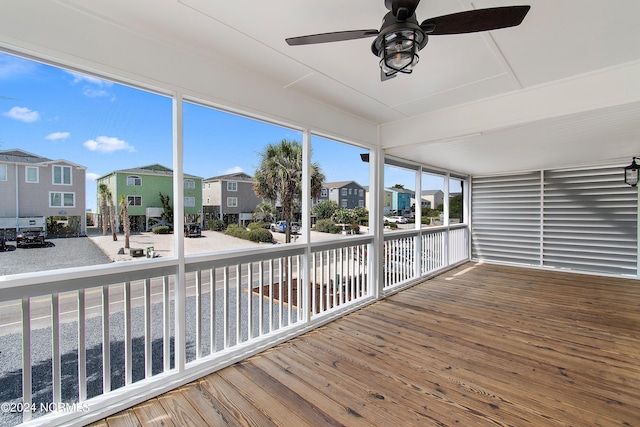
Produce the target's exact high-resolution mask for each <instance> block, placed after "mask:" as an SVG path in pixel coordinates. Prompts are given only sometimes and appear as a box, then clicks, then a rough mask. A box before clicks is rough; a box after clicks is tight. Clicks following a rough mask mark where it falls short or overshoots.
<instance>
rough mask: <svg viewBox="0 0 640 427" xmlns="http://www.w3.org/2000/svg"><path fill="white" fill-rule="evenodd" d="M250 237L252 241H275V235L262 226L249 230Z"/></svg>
mask: <svg viewBox="0 0 640 427" xmlns="http://www.w3.org/2000/svg"><path fill="white" fill-rule="evenodd" d="M248 237H249V240H251V241H252V242H262V243H272V242H273V235H272V234H271V232H270V231H269V230H265V229H264V228H260V227H254V228H253V229H252V230H249V233H248Z"/></svg>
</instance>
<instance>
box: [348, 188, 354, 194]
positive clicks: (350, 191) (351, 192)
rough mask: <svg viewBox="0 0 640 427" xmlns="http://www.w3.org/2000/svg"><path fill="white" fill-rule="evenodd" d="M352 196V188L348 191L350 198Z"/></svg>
mask: <svg viewBox="0 0 640 427" xmlns="http://www.w3.org/2000/svg"><path fill="white" fill-rule="evenodd" d="M352 194H353V188H350V189H349V195H350V196H351V195H352Z"/></svg>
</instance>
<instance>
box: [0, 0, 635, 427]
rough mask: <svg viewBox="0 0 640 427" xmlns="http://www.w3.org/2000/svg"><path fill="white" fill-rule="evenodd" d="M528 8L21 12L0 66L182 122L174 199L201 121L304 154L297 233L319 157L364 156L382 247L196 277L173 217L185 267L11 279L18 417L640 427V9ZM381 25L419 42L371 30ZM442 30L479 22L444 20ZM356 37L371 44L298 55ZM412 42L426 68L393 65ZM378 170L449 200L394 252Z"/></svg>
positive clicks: (330, 6)
mask: <svg viewBox="0 0 640 427" xmlns="http://www.w3.org/2000/svg"><path fill="white" fill-rule="evenodd" d="M365 3H366V4H365ZM529 3H530V4H531V10H530V11H529V10H528V8H527V11H528V14H527V16H526V17H525V18H524V20H523V21H522V22H521V23H520V22H517V23H516V22H513V25H512V26H511V27H508V28H496V27H495V25H491V24H492V23H493V24H495V22H493V21H491V22H486V21H484V18H483V17H486V16H494V17H495V16H496V15H494V13H498V14H499V17H498V18H496V20H497V21H498V22H503V19H509V17H510V16H513V15H512V14H511V13H509V12H510V11H511V9H510V8H509V9H502V8H500V9H498V10H496V11H491V10H490V11H483V10H476V8H475V6H477V5H472V4H471V3H469V2H444V1H439V2H438V1H435V2H420V4H419V5H418V2H411V1H409V2H402V3H401V4H400V3H398V2H393V1H388V2H383V1H381V0H380V1H379V2H378V3H377V4H376V2H369V1H368V2H349V4H348V5H347V6H345V5H344V2H340V3H338V2H332V1H325V2H314V4H313V5H309V4H301V2H297V1H293V0H285V1H283V2H282V3H279V6H280V8H281V10H286V13H274V10H273V7H274V6H273V4H272V3H271V2H264V1H248V2H242V3H241V4H240V3H239V2H238V4H235V3H234V4H232V5H231V4H226V5H225V7H221V3H220V2H210V1H204V0H180V1H170V0H138V1H136V2H135V4H134V2H130V1H125V0H112V1H109V2H82V1H80V0H58V1H39V2H38V3H37V8H34V4H35V3H34V2H33V1H25V0H8V1H5V2H4V3H3V13H2V14H0V49H1V50H2V51H5V52H10V53H12V54H15V55H18V56H23V57H27V58H34V59H36V60H38V61H42V62H44V63H47V64H51V65H54V66H62V67H65V68H67V69H70V70H74V71H82V72H83V73H86V74H88V75H91V76H96V77H98V78H100V79H105V80H109V79H111V80H117V81H120V82H125V83H127V84H129V85H131V86H135V87H139V88H142V89H143V90H145V91H154V92H156V93H159V94H161V95H162V96H165V97H171V101H172V115H171V119H168V118H167V119H165V120H167V121H169V120H170V121H171V123H170V126H171V128H172V129H173V141H172V144H173V165H172V173H173V174H175V177H179V178H187V177H188V175H185V173H184V170H185V169H188V166H189V165H188V164H183V163H184V162H183V157H182V153H183V149H184V148H185V146H187V144H186V143H185V142H184V141H183V138H182V135H183V132H182V131H183V128H184V126H183V106H184V105H185V104H187V103H189V104H198V105H202V106H207V107H211V106H215V107H216V108H220V109H223V110H225V111H229V112H232V113H233V114H238V115H244V116H245V117H249V118H251V119H253V120H255V121H256V122H261V123H262V122H269V123H272V124H274V125H277V126H284V127H288V128H290V129H292V130H295V131H296V132H300V134H301V140H302V146H303V155H302V158H301V159H300V162H301V163H302V170H303V172H304V173H303V185H302V188H303V197H302V198H301V199H300V202H301V203H300V205H301V206H300V209H301V213H300V214H301V216H302V221H301V222H302V224H309V223H310V221H309V220H310V216H311V204H312V202H311V197H310V193H311V192H310V189H309V187H310V184H309V182H310V177H309V176H308V171H309V170H310V165H311V163H312V159H313V156H314V155H315V154H314V153H313V147H312V144H311V140H312V136H313V135H322V137H328V138H332V139H333V140H335V141H336V142H340V143H344V144H349V145H351V146H355V147H362V148H366V149H367V150H368V153H369V159H368V160H369V167H370V177H371V179H370V186H369V197H368V200H369V202H368V210H369V215H370V218H369V224H372V226H371V227H369V230H368V233H367V234H361V235H355V236H341V235H340V236H330V238H329V239H326V240H314V239H313V235H312V234H311V231H310V230H309V229H308V227H307V228H305V227H303V229H302V230H301V232H300V236H299V239H298V240H297V241H296V242H295V243H290V244H280V245H271V244H269V245H264V246H260V245H257V246H255V247H252V248H248V249H243V250H229V249H228V248H225V247H217V248H212V252H211V253H206V254H198V255H188V256H186V255H185V253H184V250H183V246H182V245H183V244H184V239H183V231H182V230H183V227H182V225H183V223H184V221H185V218H183V216H180V215H178V216H176V218H175V226H176V227H175V230H176V233H175V235H174V236H173V238H174V243H175V247H176V254H175V256H174V257H171V258H169V257H167V258H164V259H155V260H154V259H151V260H142V261H130V262H126V263H112V264H109V265H101V266H97V267H96V268H91V269H86V268H75V269H74V268H72V269H62V270H56V271H50V272H47V274H43V273H41V272H38V273H37V274H36V273H34V274H25V275H14V276H6V277H2V281H0V303H1V304H3V307H12V308H13V309H14V311H15V312H16V314H15V316H16V319H17V320H15V322H14V323H13V325H14V327H15V325H19V328H20V331H19V333H18V334H17V335H16V337H17V338H16V339H15V340H14V341H13V342H15V345H13V346H12V348H11V350H12V351H13V352H14V353H13V354H15V357H16V358H17V359H19V360H20V364H21V367H22V368H21V369H20V370H16V371H12V372H8V373H0V375H2V377H1V378H0V379H3V380H5V381H9V380H13V381H14V382H13V383H12V384H15V387H12V388H10V389H9V388H5V389H4V390H5V394H4V395H3V396H6V399H5V401H8V402H10V404H11V403H13V404H14V406H8V407H7V408H9V411H7V412H5V413H3V414H0V416H2V417H6V419H8V420H9V422H10V423H11V424H12V425H19V424H25V425H27V426H35V425H47V426H49V425H75V426H80V425H87V424H90V423H94V422H95V423H96V424H95V425H100V426H107V425H116V424H120V425H145V424H148V423H152V422H155V423H158V424H166V425H207V424H214V425H215V424H218V425H225V424H238V425H242V424H255V425H284V426H299V425H309V426H316V425H448V426H453V425H464V426H486V425H530V426H555V425H576V426H578V425H601V426H615V425H637V423H638V420H639V419H640V403H639V402H640V384H639V381H638V376H639V371H638V363H637V362H638V360H640V350H639V349H640V337H639V335H638V325H640V318H639V317H638V312H640V305H639V304H640V274H639V271H640V252H639V241H640V236H639V233H640V231H639V230H640V227H639V216H640V215H639V214H638V212H639V211H640V205H639V195H638V188H640V187H638V186H637V183H634V182H632V181H629V182H625V168H628V170H630V171H633V170H635V171H636V172H637V169H634V167H633V164H636V163H635V162H633V163H632V159H634V158H637V157H638V156H640V152H639V148H638V147H640V144H639V141H640V139H639V138H640V136H639V135H640V51H639V50H638V43H637V40H639V39H640V26H638V25H637V17H638V16H640V3H639V2H637V1H635V0H620V1H617V2H608V3H606V4H605V3H604V2H601V1H596V0H582V1H565V2H548V1H541V0H532V1H530V2H529ZM491 6H496V7H497V6H502V7H506V6H505V3H504V2H495V1H487V2H483V4H482V7H491ZM345 8H346V9H345ZM505 10H506V12H507V13H506V14H505V15H502V13H503V12H504V11H505ZM518 10H522V9H518ZM501 11H502V12H501ZM385 13H390V14H391V15H387V19H386V22H394V24H393V25H400V28H401V29H402V31H399V32H395V30H394V29H393V28H389V27H382V28H381V29H380V30H378V29H377V28H378V27H376V25H377V23H378V22H380V18H381V17H383V16H385ZM459 13H462V15H457V14H459ZM485 13H486V14H487V15H486V16H485ZM449 14H456V15H454V17H456V16H457V17H458V18H464V19H460V20H458V19H457V18H438V17H441V16H448V15H449ZM414 15H415V16H414ZM43 16H45V17H47V19H42V17H43ZM266 16H268V17H269V26H268V28H267V27H266V26H265V25H264V19H265V17H266ZM354 17H357V21H358V22H357V23H356V25H355V27H354ZM451 19H453V20H454V21H456V22H452V20H451ZM329 20H330V21H331V22H329ZM409 20H410V21H411V23H413V22H414V21H415V22H419V23H421V24H420V25H416V24H413V25H409V24H406V22H407V21H409ZM398 21H400V22H399V23H398ZM478 21H480V22H479V23H478ZM464 22H466V24H465V23H464ZM585 23H597V25H595V24H594V25H585ZM328 24H331V25H329V26H328ZM458 24H459V25H461V27H457V25H458ZM516 24H517V25H516ZM358 25H363V26H369V25H370V26H371V27H358ZM405 25H407V27H405ZM468 25H471V26H472V27H469V26H468ZM353 28H371V29H370V30H355V31H353V32H349V33H346V34H345V33H341V35H335V34H334V33H330V34H334V35H328V36H319V37H310V38H308V39H306V42H308V43H309V45H295V44H296V40H297V41H298V42H300V39H294V40H293V41H291V40H290V42H292V43H291V44H294V45H293V46H292V45H290V44H289V43H287V42H286V40H287V39H290V38H291V37H296V36H300V35H305V34H321V33H323V32H327V31H338V30H339V29H345V30H349V29H353ZM396 28H397V27H396ZM452 28H453V29H452ZM478 28H479V29H486V30H487V31H482V32H473V31H472V30H474V29H478ZM462 30H470V31H471V32H470V33H467V34H455V35H444V34H447V33H451V32H462ZM405 33H407V34H405ZM79 35H81V37H80V36H79ZM106 35H108V37H107V36H106ZM408 35H410V37H409V36H408ZM363 39H364V40H363ZM399 39H401V40H402V41H403V43H404V42H405V41H406V42H407V45H409V46H411V48H410V49H409V51H408V52H406V53H407V55H404V56H402V57H401V58H398V57H397V55H385V52H389V51H390V50H392V49H394V48H395V47H396V46H395V44H396V43H397V41H398V40H399ZM418 39H419V40H420V42H419V43H418V45H416V44H415V43H416V41H417V40H418ZM427 39H428V41H429V42H428V43H427ZM304 40H305V39H303V41H304ZM323 41H336V42H335V43H320V42H323ZM372 42H373V46H372ZM299 44H304V43H299ZM230 46H232V47H233V48H230ZM403 46H404V44H403ZM418 50H420V61H419V62H418V58H417V57H416V56H414V54H417V51H418ZM372 51H373V52H375V53H376V56H372ZM403 53H405V52H404V51H403ZM395 60H398V61H399V62H401V63H399V64H395V65H396V66H397V68H400V67H399V66H402V65H404V67H402V68H401V71H399V72H398V73H396V74H393V70H392V69H391V68H390V66H391V65H394V64H393V62H394V61H395ZM402 61H404V62H402ZM407 61H408V62H407ZM409 71H410V72H409ZM381 73H382V75H381ZM7 96H8V95H7ZM187 148H188V147H187ZM206 154H207V155H211V156H213V155H216V154H217V153H216V152H215V151H212V152H211V153H206ZM314 160H315V159H314ZM358 161H359V160H358ZM630 163H632V164H631V165H630ZM386 165H392V166H394V167H395V168H401V169H402V172H403V173H404V175H405V176H407V177H409V178H408V179H409V180H410V181H411V182H415V183H416V185H415V187H412V188H414V189H415V194H417V195H418V194H420V195H421V194H422V190H423V189H422V188H421V185H422V184H421V182H422V177H423V175H424V174H430V175H434V174H435V175H438V178H439V179H441V180H442V182H444V187H443V190H442V191H443V215H442V224H438V225H437V226H432V227H421V225H420V224H421V222H420V221H416V222H415V227H412V228H409V229H403V230H389V231H385V230H384V228H383V225H382V224H383V222H382V220H381V219H382V218H381V217H382V216H383V215H384V213H385V208H386V207H387V206H386V202H385V193H386V192H387V190H386V188H387V187H388V186H389V185H392V184H393V183H389V182H387V181H386V180H385V166H386ZM7 167H8V166H7ZM140 174H141V173H140ZM127 175H129V174H127ZM131 175H132V176H135V175H139V174H138V173H131ZM629 176H630V177H632V176H633V173H629ZM636 177H637V174H636ZM142 178H143V180H144V178H145V177H144V176H142ZM414 178H415V179H414ZM7 179H8V178H7ZM636 180H637V178H636ZM125 184H126V183H125ZM454 184H462V188H463V189H464V192H463V193H462V194H461V196H460V199H461V200H460V204H461V206H459V207H456V211H457V212H456V216H459V218H460V219H458V218H456V221H455V222H453V221H450V215H449V214H450V208H451V206H450V202H451V199H452V195H453V194H452V193H455V192H456V191H450V189H453V188H457V185H454ZM197 188H201V187H197ZM182 190H183V189H182V188H176V187H175V186H174V187H173V188H172V194H173V201H174V209H176V210H177V211H182V210H183V209H185V208H186V207H187V206H186V205H187V201H186V200H184V199H183V197H182ZM425 190H426V189H425ZM118 191H121V190H118ZM114 194H118V192H116V191H114ZM123 194H125V193H123ZM434 202H435V201H434ZM189 203H190V202H189ZM390 203H392V201H390ZM416 205H418V204H417V203H416ZM388 207H389V208H390V209H391V208H392V205H391V204H390V205H389V206H388ZM396 209H397V208H396ZM415 215H416V217H417V218H419V216H420V210H419V209H417V210H416V212H415ZM2 255H7V254H2ZM9 255H10V254H9ZM94 294H98V295H99V296H100V301H99V302H98V304H97V305H96V306H95V307H94V306H91V307H88V306H86V305H85V297H86V296H87V295H94ZM113 294H117V295H118V296H120V295H122V299H121V300H120V299H119V300H118V304H112V302H114V301H112V300H111V299H110V298H112V295H113ZM134 295H135V296H134ZM42 301H45V302H46V304H47V306H48V311H49V313H50V314H49V315H48V317H46V316H45V317H44V318H41V317H42V316H40V315H38V311H37V310H38V308H37V307H36V305H38V304H39V303H41V302H42ZM68 301H73V302H74V304H75V308H74V309H73V310H69V311H65V312H64V314H63V313H61V311H60V310H59V308H60V304H61V302H68ZM120 302H122V304H120ZM136 304H138V305H136ZM69 317H72V318H73V319H72V320H68V319H69ZM87 319H89V320H90V322H85V320H87ZM45 321H46V322H47V325H46V326H45V327H44V330H45V331H46V334H42V335H47V336H49V335H50V337H51V339H50V346H49V340H47V346H46V347H47V351H49V350H48V349H49V348H50V349H51V350H50V352H51V357H49V358H45V360H40V359H39V353H37V352H36V351H35V350H34V349H32V348H31V345H32V344H31V342H32V336H33V335H35V332H34V329H35V325H34V324H35V323H38V324H40V322H45ZM116 322H117V323H116ZM116 324H117V327H116V326H113V325H116ZM89 328H91V329H90V330H91V331H92V332H88V331H89ZM39 332H40V331H39V330H38V333H39ZM116 334H118V335H117V336H116ZM66 336H71V337H72V339H71V341H73V345H72V346H69V347H65V346H62V345H61V337H66ZM96 340H97V341H98V342H97V343H95V341H96ZM88 342H89V343H90V344H87V343H88ZM18 347H20V349H18ZM3 355H4V350H3ZM40 402H42V403H44V404H48V405H49V406H46V405H45V406H44V408H45V410H41V409H40V406H39V404H40ZM19 403H20V404H22V406H18V404H19ZM33 403H35V404H37V406H35V408H37V410H34V411H30V410H18V409H24V407H25V406H24V404H26V405H29V406H27V407H28V408H29V409H31V408H32V407H34V406H32V404H33ZM4 408H5V407H3V409H4ZM12 408H15V411H11V409H12ZM46 409H49V410H46ZM56 409H57V410H56Z"/></svg>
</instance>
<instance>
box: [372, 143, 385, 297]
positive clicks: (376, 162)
mask: <svg viewBox="0 0 640 427" xmlns="http://www.w3.org/2000/svg"><path fill="white" fill-rule="evenodd" d="M369 166H370V182H371V186H370V188H369V230H370V231H371V230H372V231H373V236H374V238H373V245H371V247H370V248H369V249H370V256H369V263H370V267H369V268H370V269H369V277H371V278H372V279H373V280H371V281H370V282H369V283H370V286H373V289H372V291H373V295H374V296H375V298H376V299H378V298H380V297H381V296H382V290H383V288H384V224H383V220H382V218H383V213H384V206H383V203H382V201H383V200H384V152H383V151H382V149H381V148H376V149H375V150H371V151H370V152H369Z"/></svg>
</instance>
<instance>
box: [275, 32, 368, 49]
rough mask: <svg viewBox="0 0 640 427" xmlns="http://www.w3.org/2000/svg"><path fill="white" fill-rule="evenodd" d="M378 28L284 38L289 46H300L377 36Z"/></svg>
mask: <svg viewBox="0 0 640 427" xmlns="http://www.w3.org/2000/svg"><path fill="white" fill-rule="evenodd" d="M378 33H379V31H378V30H352V31H338V32H335V33H322V34H311V35H308V36H300V37H290V38H288V39H285V41H286V42H287V44H289V46H300V45H305V44H316V43H329V42H340V41H344V40H354V39H363V38H366V37H373V36H377V35H378Z"/></svg>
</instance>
